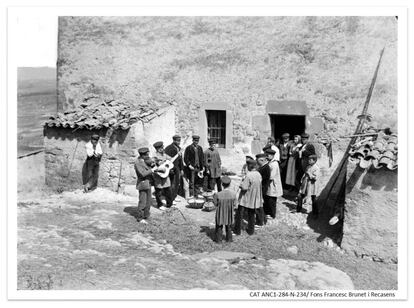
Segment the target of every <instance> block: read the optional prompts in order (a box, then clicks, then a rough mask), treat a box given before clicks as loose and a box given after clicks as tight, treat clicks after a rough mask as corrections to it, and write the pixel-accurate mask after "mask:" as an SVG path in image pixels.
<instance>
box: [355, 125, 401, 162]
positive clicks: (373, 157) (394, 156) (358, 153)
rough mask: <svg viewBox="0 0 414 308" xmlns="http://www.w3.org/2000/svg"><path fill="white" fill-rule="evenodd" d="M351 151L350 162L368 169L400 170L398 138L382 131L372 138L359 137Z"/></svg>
mask: <svg viewBox="0 0 414 308" xmlns="http://www.w3.org/2000/svg"><path fill="white" fill-rule="evenodd" d="M358 138H359V140H358V139H357V141H356V142H355V143H354V145H353V146H352V148H351V150H350V151H349V161H351V162H353V163H355V164H359V166H360V167H361V168H364V169H367V168H369V167H370V166H373V167H374V168H376V169H380V168H382V167H385V168H388V169H390V170H395V169H397V168H398V136H397V134H385V133H384V132H382V131H380V132H378V134H375V135H372V136H364V137H358Z"/></svg>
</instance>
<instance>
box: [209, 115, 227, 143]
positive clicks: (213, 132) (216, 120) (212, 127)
mask: <svg viewBox="0 0 414 308" xmlns="http://www.w3.org/2000/svg"><path fill="white" fill-rule="evenodd" d="M206 116H207V137H208V138H213V139H215V140H216V143H217V146H218V147H219V148H225V147H226V111H225V110H206Z"/></svg>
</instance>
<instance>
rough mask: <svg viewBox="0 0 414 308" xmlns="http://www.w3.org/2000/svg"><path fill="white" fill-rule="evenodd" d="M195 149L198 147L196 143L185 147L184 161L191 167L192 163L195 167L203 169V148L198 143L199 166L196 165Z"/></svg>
mask: <svg viewBox="0 0 414 308" xmlns="http://www.w3.org/2000/svg"><path fill="white" fill-rule="evenodd" d="M195 150H196V148H195V147H194V145H192V144H190V145H189V146H188V147H186V148H185V151H184V162H185V164H186V165H187V167H189V166H190V165H191V166H193V167H198V169H200V170H201V169H203V167H204V165H205V164H204V153H203V148H202V147H201V146H199V145H197V152H198V159H199V166H195Z"/></svg>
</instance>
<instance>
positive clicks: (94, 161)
mask: <svg viewBox="0 0 414 308" xmlns="http://www.w3.org/2000/svg"><path fill="white" fill-rule="evenodd" d="M85 148H86V155H87V157H86V162H85V167H86V179H84V186H83V191H84V192H85V193H87V192H89V191H91V190H94V189H96V187H97V186H98V177H99V162H100V161H101V158H102V154H103V152H102V148H101V144H100V143H99V135H97V134H93V135H92V136H91V140H90V141H89V142H88V143H87V144H86V145H85Z"/></svg>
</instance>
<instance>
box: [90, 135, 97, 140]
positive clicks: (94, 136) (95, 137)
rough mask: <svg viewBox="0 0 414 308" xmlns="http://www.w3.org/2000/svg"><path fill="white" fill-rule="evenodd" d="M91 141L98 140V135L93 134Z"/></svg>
mask: <svg viewBox="0 0 414 308" xmlns="http://www.w3.org/2000/svg"><path fill="white" fill-rule="evenodd" d="M91 139H93V140H99V135H98V134H93V135H92V136H91Z"/></svg>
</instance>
